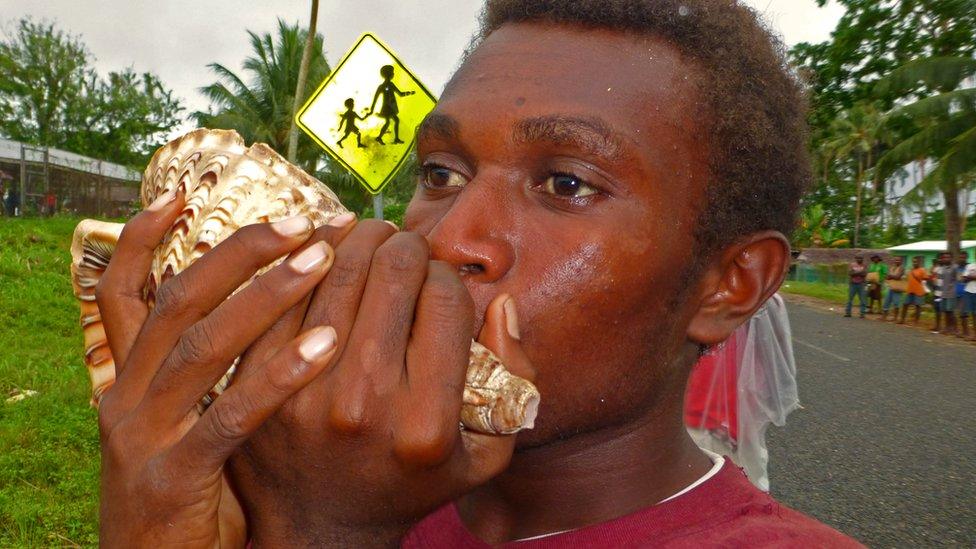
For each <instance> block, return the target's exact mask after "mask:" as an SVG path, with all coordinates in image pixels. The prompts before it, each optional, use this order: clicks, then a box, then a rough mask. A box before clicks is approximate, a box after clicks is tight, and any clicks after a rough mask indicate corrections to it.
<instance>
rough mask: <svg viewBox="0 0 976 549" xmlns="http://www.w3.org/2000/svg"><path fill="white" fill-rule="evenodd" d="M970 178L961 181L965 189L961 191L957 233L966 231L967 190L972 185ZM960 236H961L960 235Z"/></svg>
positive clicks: (967, 211) (967, 218)
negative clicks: (960, 210)
mask: <svg viewBox="0 0 976 549" xmlns="http://www.w3.org/2000/svg"><path fill="white" fill-rule="evenodd" d="M972 184H973V182H972V178H970V180H969V181H967V182H965V183H963V188H964V189H966V190H965V191H963V193H962V212H961V215H960V217H959V234H960V235H963V234H965V233H966V223H967V222H968V221H969V191H970V187H972ZM960 238H962V237H961V236H960Z"/></svg>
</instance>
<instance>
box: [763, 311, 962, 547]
mask: <svg viewBox="0 0 976 549" xmlns="http://www.w3.org/2000/svg"><path fill="white" fill-rule="evenodd" d="M789 311H790V319H791V321H792V325H793V338H794V353H795V355H796V361H797V369H798V372H799V373H798V376H799V387H800V400H801V403H802V405H803V409H800V410H797V411H795V412H793V414H792V415H791V416H790V417H789V419H788V421H787V425H786V427H785V428H776V427H773V428H771V429H770V432H769V435H768V437H767V439H768V444H769V450H770V467H769V469H770V481H771V484H772V489H773V494H774V495H775V496H776V497H777V498H778V499H780V500H781V501H782V502H784V503H786V504H787V505H790V506H791V507H793V508H795V509H798V510H800V511H803V512H804V513H807V514H809V515H812V516H814V517H817V518H818V519H820V520H821V521H823V522H826V523H827V524H830V525H831V526H833V527H835V528H837V529H839V530H841V531H842V532H845V533H847V534H848V535H851V536H853V537H855V538H857V539H859V540H860V541H862V542H863V543H865V544H867V545H869V546H871V547H933V546H938V547H976V346H974V345H970V344H965V343H957V342H956V341H955V340H954V339H953V338H948V337H945V336H937V335H932V334H929V333H928V332H923V331H921V330H914V329H909V328H905V327H901V326H895V325H891V324H881V323H880V322H877V321H873V320H860V319H857V318H853V319H851V318H843V317H842V316H841V313H840V312H839V311H836V312H830V311H826V310H824V309H823V308H815V307H811V306H809V305H804V304H800V303H797V302H793V301H791V302H790V303H789Z"/></svg>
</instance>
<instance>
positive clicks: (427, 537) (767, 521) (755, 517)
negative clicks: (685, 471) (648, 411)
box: [401, 458, 863, 549]
mask: <svg viewBox="0 0 976 549" xmlns="http://www.w3.org/2000/svg"><path fill="white" fill-rule="evenodd" d="M509 546H518V547H519V548H529V549H536V548H539V549H542V548H564V547H587V548H603V547H605V548H617V547H689V548H692V547H693V548H696V549H697V548H700V547H718V546H721V547H750V548H751V547H797V548H799V547H803V548H808V547H863V546H862V545H861V544H859V543H858V542H856V541H854V540H853V539H851V538H849V537H847V536H845V535H843V534H841V533H840V532H838V531H836V530H833V529H832V528H830V527H828V526H825V525H823V524H821V523H819V522H817V521H815V520H813V519H811V518H809V517H807V516H806V515H803V514H801V513H798V512H796V511H794V510H792V509H790V508H788V507H785V506H783V505H780V504H779V503H777V502H776V501H774V500H773V498H771V497H769V495H768V494H766V493H765V492H762V491H761V490H759V489H758V488H756V487H755V486H753V485H752V484H751V483H750V482H749V480H748V479H747V478H746V476H745V475H744V474H743V473H742V470H741V469H739V468H738V467H736V466H735V465H734V464H732V462H731V460H729V459H728V458H726V460H725V466H723V467H722V469H721V470H720V471H719V472H718V473H716V474H715V476H713V477H712V478H710V479H708V480H707V481H705V482H704V483H702V484H700V485H699V486H697V487H695V488H693V489H692V490H691V491H690V492H688V493H686V494H683V495H681V496H678V497H676V498H674V499H672V500H670V501H667V502H665V503H661V504H659V505H655V506H653V507H648V508H647V509H643V510H640V511H637V512H636V513H632V514H630V515H626V516H623V517H620V518H618V519H614V520H611V521H607V522H604V523H601V524H595V525H593V526H587V527H585V528H580V529H578V530H573V531H571V532H565V533H562V534H556V535H552V536H547V537H543V538H540V539H535V540H527V541H521V542H512V543H506V544H504V545H503V547H509ZM401 547H404V548H407V549H420V548H424V549H440V548H444V549H448V548H450V549H484V548H486V547H490V546H489V545H488V544H486V543H485V542H483V541H481V540H480V539H478V538H476V537H474V536H473V535H472V534H471V533H470V532H468V530H467V529H466V528H465V527H464V524H462V523H461V518H460V517H459V516H458V513H457V508H456V507H455V505H454V504H450V505H447V506H445V507H442V508H441V509H439V510H438V511H435V512H434V513H432V514H431V515H430V516H428V517H427V518H425V519H424V520H423V521H421V522H420V523H419V524H417V525H416V526H415V527H414V528H413V530H411V531H410V532H409V533H408V534H407V535H406V537H404V539H403V543H402V544H401Z"/></svg>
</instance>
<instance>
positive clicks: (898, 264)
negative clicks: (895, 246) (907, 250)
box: [895, 257, 903, 267]
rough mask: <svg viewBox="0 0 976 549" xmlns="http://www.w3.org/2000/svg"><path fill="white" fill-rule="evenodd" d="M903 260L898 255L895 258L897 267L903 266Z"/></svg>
mask: <svg viewBox="0 0 976 549" xmlns="http://www.w3.org/2000/svg"><path fill="white" fill-rule="evenodd" d="M902 261H903V260H902V258H900V257H896V258H895V267H901V264H902Z"/></svg>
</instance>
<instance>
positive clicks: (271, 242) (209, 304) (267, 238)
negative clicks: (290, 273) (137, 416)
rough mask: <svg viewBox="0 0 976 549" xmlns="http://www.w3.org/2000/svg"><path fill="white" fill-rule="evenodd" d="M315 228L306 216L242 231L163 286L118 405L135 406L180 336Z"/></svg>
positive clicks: (118, 389)
mask: <svg viewBox="0 0 976 549" xmlns="http://www.w3.org/2000/svg"><path fill="white" fill-rule="evenodd" d="M312 228H313V227H312V223H311V221H310V220H309V219H308V218H306V217H301V216H299V217H293V218H289V219H286V220H283V221H279V222H277V223H271V224H268V223H259V224H255V225H249V226H247V227H243V228H241V229H239V230H237V231H236V232H235V233H234V234H232V235H231V236H230V237H228V238H227V239H226V240H224V241H223V242H221V243H220V244H219V245H218V246H217V247H215V248H214V249H213V250H211V251H209V252H207V253H206V254H204V255H203V256H202V257H201V258H200V259H198V260H197V261H196V262H195V263H193V264H192V265H190V266H189V267H188V268H187V269H186V270H185V271H183V272H181V273H179V274H178V275H176V276H174V277H172V278H170V279H169V280H168V281H166V282H164V283H163V284H162V285H161V286H160V287H159V288H158V289H157V291H156V295H155V307H154V308H153V310H152V312H151V313H150V314H149V317H148V318H147V319H146V322H145V324H143V326H142V331H141V332H140V333H139V336H138V337H137V338H136V342H135V345H134V348H133V352H132V355H133V356H137V357H138V360H129V361H127V362H126V364H125V368H124V369H121V370H120V371H119V378H118V381H117V382H116V384H115V386H114V387H113V389H112V391H113V392H115V393H116V395H115V397H114V399H115V400H116V401H117V402H118V403H119V405H120V406H122V407H123V409H129V408H130V407H131V406H134V405H135V404H136V403H137V402H138V401H139V400H140V399H141V398H142V396H143V395H144V394H145V391H146V388H148V386H149V382H150V381H151V380H152V378H153V376H154V375H155V374H156V371H157V370H158V369H159V366H160V364H162V362H163V360H164V359H165V358H166V356H167V355H169V353H170V351H171V350H172V349H173V347H174V346H175V345H176V342H177V341H178V340H179V338H180V336H181V334H182V333H183V332H184V331H185V330H186V329H187V328H189V327H190V326H192V325H193V324H195V323H196V322H197V321H199V320H200V319H201V318H203V317H204V316H206V315H207V314H209V313H210V311H212V310H213V309H214V308H215V307H216V306H217V305H219V304H220V303H221V302H222V301H224V299H226V298H227V296H228V295H230V294H231V293H232V292H233V291H234V290H236V289H237V288H238V287H239V286H240V285H241V284H243V283H244V282H246V281H247V280H248V279H250V278H251V277H252V276H254V274H255V273H256V272H257V271H258V270H259V269H261V268H262V267H264V266H265V265H267V264H269V263H271V262H273V261H274V260H276V259H278V258H279V257H281V256H283V255H285V254H287V253H289V252H290V251H292V250H294V249H295V248H297V247H298V246H300V245H301V244H302V243H303V242H304V241H305V240H306V239H307V238H308V236H309V235H310V234H311V232H312Z"/></svg>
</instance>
